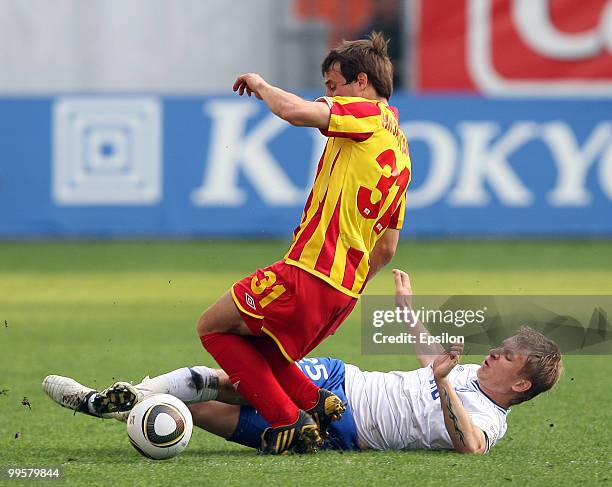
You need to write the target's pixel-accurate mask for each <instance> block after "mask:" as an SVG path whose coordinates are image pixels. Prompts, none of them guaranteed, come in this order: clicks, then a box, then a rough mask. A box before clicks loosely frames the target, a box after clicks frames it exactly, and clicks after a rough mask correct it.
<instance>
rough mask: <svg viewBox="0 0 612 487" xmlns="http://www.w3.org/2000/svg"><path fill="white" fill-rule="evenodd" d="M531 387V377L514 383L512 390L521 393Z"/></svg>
mask: <svg viewBox="0 0 612 487" xmlns="http://www.w3.org/2000/svg"><path fill="white" fill-rule="evenodd" d="M529 389H531V381H530V380H529V379H519V380H517V381H516V382H515V383H514V384H513V385H512V391H513V392H516V393H519V392H525V391H528V390H529Z"/></svg>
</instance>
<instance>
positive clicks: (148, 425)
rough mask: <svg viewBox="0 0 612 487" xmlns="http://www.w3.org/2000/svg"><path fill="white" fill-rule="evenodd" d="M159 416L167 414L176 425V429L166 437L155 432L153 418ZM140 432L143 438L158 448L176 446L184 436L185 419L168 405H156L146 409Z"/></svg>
mask: <svg viewBox="0 0 612 487" xmlns="http://www.w3.org/2000/svg"><path fill="white" fill-rule="evenodd" d="M160 414H167V415H168V416H170V417H171V418H172V419H173V420H174V422H175V423H176V429H175V430H174V431H173V432H172V433H170V434H167V435H158V434H157V433H156V432H155V418H157V416H159V415H160ZM142 432H143V433H144V436H145V438H146V439H147V440H148V441H149V442H150V443H151V444H152V445H154V446H156V447H159V448H170V447H171V446H174V445H176V444H177V443H178V442H179V441H181V440H182V439H183V436H185V419H184V418H183V415H182V414H181V413H180V411H179V410H178V409H176V408H175V407H174V406H172V405H170V404H156V405H155V406H152V407H150V408H149V409H148V411H147V412H146V413H145V414H144V415H143V417H142Z"/></svg>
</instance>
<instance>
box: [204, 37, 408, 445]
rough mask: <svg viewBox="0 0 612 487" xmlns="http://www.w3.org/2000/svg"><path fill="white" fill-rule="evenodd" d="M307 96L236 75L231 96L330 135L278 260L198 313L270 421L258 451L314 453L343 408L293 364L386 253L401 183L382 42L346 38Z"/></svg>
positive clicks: (208, 337) (217, 350) (218, 354)
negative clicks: (319, 85)
mask: <svg viewBox="0 0 612 487" xmlns="http://www.w3.org/2000/svg"><path fill="white" fill-rule="evenodd" d="M322 73H323V77H324V78H325V88H326V96H325V97H322V98H320V99H318V100H316V101H314V102H310V101H306V100H304V99H302V98H300V97H298V96H296V95H294V94H292V93H288V92H286V91H283V90H281V89H280V88H277V87H274V86H271V85H270V84H268V83H267V82H266V81H265V80H264V79H263V78H262V77H261V76H259V75H257V74H253V73H248V74H243V75H241V76H239V77H238V79H237V80H236V82H235V83H234V86H233V89H234V91H238V94H239V95H243V94H244V93H245V92H246V93H247V94H248V95H249V96H251V95H252V94H254V95H255V96H256V97H257V98H258V99H260V100H263V101H264V102H265V103H266V105H267V106H268V108H269V109H270V110H271V111H272V112H273V113H274V114H275V115H277V116H278V117H280V118H282V119H283V120H286V121H287V122H289V123H291V124H292V125H297V126H303V127H313V128H318V129H319V130H321V132H322V133H323V134H324V135H326V136H327V137H328V141H327V144H326V146H325V151H324V153H323V156H322V157H321V160H320V162H319V165H318V168H317V174H316V178H315V181H314V185H313V188H312V191H311V192H310V196H309V197H308V200H307V202H306V207H305V208H304V212H303V215H302V220H301V222H300V224H299V226H298V227H297V228H296V230H295V232H294V236H293V242H292V244H291V246H290V248H289V251H288V252H287V254H286V255H285V257H284V259H283V260H281V261H279V262H277V263H275V264H272V265H270V266H268V267H266V268H263V269H258V270H257V271H256V272H254V273H253V274H251V275H250V276H247V277H245V278H244V279H242V280H241V281H239V282H237V283H236V284H234V285H233V286H232V288H231V289H230V290H229V291H228V292H227V293H225V294H224V295H223V296H222V297H221V298H220V299H219V300H218V301H217V302H216V303H215V304H213V305H212V306H211V307H210V308H208V309H207V310H206V311H205V312H204V313H203V314H202V316H201V317H200V319H199V321H198V325H197V330H198V333H199V335H200V339H201V341H202V345H203V346H204V347H205V348H206V350H208V352H209V353H210V354H211V355H212V356H213V357H214V358H215V360H216V361H217V362H218V364H219V365H220V366H221V367H222V368H223V369H224V370H225V371H226V372H227V374H228V375H229V377H230V380H231V382H232V383H233V384H234V386H235V387H236V389H237V390H238V391H239V392H240V394H242V396H244V397H245V398H246V399H247V400H248V401H249V402H250V403H251V404H252V405H253V406H254V407H255V408H256V409H257V410H258V411H259V413H260V414H261V415H262V416H263V417H264V418H265V419H266V420H267V421H268V422H269V423H270V424H271V425H272V427H271V428H269V429H268V430H266V432H265V433H264V435H263V437H262V450H263V451H266V452H269V453H274V454H279V453H283V452H285V451H288V450H294V451H313V450H316V448H317V447H318V445H320V443H321V437H320V436H321V435H322V436H323V437H324V436H325V434H326V430H327V427H328V426H329V423H330V422H331V421H334V420H337V419H339V418H340V416H341V414H342V413H343V412H344V409H345V406H344V404H343V403H342V401H341V400H340V398H338V397H337V396H336V395H335V394H332V393H331V392H329V391H326V390H325V389H319V388H318V387H317V386H315V385H314V384H313V383H312V382H311V381H309V380H308V379H307V378H306V377H305V376H304V374H302V373H301V372H300V370H299V368H298V367H297V366H296V365H295V363H294V361H296V360H299V359H301V358H302V357H304V356H305V355H306V354H307V353H309V352H310V351H311V350H312V349H314V348H315V347H316V346H317V345H318V344H319V343H321V341H323V340H324V339H325V338H327V337H328V336H329V335H331V334H333V333H334V332H335V331H336V329H337V328H338V327H339V326H340V324H341V323H342V322H343V321H344V319H345V318H346V317H347V316H348V315H349V314H350V312H351V311H352V309H353V307H354V306H355V304H356V302H357V299H358V298H359V296H360V294H361V293H362V292H363V289H364V287H365V285H366V282H367V281H368V280H369V279H370V278H371V277H372V276H373V275H374V274H375V273H376V272H378V270H380V269H381V268H382V267H383V266H384V265H385V264H387V263H388V262H389V261H390V260H391V258H392V257H393V255H394V253H395V249H396V247H397V243H398V240H399V230H400V229H401V227H402V224H403V219H404V210H405V193H406V188H407V186H408V183H409V182H410V175H411V173H410V158H409V155H408V144H407V141H406V138H405V136H404V134H403V132H402V130H401V129H400V127H399V125H398V113H397V110H396V109H395V108H393V107H390V106H389V105H388V100H389V98H390V96H391V93H392V90H393V86H392V78H393V67H392V65H391V61H390V60H389V57H388V55H387V42H386V41H385V40H384V38H383V37H382V35H380V34H376V33H373V34H372V35H371V37H370V39H369V40H359V41H344V42H342V43H341V44H340V46H338V47H337V48H335V49H333V50H331V51H330V52H329V54H328V55H327V57H326V58H325V59H324V61H323V64H322Z"/></svg>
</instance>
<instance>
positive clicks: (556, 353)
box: [512, 326, 563, 404]
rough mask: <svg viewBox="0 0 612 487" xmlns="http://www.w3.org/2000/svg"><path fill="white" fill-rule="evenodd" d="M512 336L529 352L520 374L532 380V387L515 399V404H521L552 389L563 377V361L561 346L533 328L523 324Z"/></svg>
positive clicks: (519, 346)
mask: <svg viewBox="0 0 612 487" xmlns="http://www.w3.org/2000/svg"><path fill="white" fill-rule="evenodd" d="M512 338H514V339H515V341H516V344H517V345H518V348H519V349H520V350H521V351H524V352H526V354H527V360H526V361H525V364H524V365H523V368H522V369H521V371H520V372H519V374H520V375H521V377H524V378H525V379H527V380H529V381H531V387H530V388H529V389H528V390H527V391H524V392H522V393H520V394H519V395H518V396H517V397H516V398H515V400H514V401H513V403H514V404H519V403H521V402H524V401H529V400H530V399H533V398H534V397H536V396H537V395H538V394H541V393H542V392H545V391H548V390H549V389H551V388H552V387H553V386H554V385H555V384H556V383H557V382H558V381H559V378H560V377H561V373H562V372H563V362H562V361H561V351H560V350H559V346H558V345H557V344H556V343H555V342H553V341H552V340H549V339H548V338H546V337H545V336H544V335H542V333H540V332H538V331H536V330H534V329H533V328H530V327H528V326H521V328H520V329H519V331H518V333H517V334H516V335H514V336H513V337H512Z"/></svg>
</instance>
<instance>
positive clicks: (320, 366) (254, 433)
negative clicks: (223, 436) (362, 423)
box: [228, 358, 359, 450]
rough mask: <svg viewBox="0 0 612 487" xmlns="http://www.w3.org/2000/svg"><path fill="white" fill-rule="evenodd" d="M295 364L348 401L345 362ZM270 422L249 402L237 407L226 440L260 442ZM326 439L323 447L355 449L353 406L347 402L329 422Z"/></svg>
mask: <svg viewBox="0 0 612 487" xmlns="http://www.w3.org/2000/svg"><path fill="white" fill-rule="evenodd" d="M296 364H297V365H298V367H299V368H300V369H301V371H302V372H303V373H304V375H305V376H306V377H308V378H309V379H310V380H311V381H312V382H313V383H314V384H315V385H316V386H317V387H319V388H323V389H327V390H328V391H330V392H333V393H334V394H336V395H337V396H338V397H339V398H340V399H341V400H342V401H343V402H345V403H347V402H348V401H347V397H346V393H345V364H344V362H343V361H342V360H338V359H333V358H305V359H302V360H300V361H299V362H296ZM269 426H270V424H269V423H268V422H267V421H266V420H265V419H264V418H262V417H261V415H260V414H259V413H258V412H257V411H256V410H255V409H254V408H252V407H250V406H242V407H241V408H240V418H239V419H238V425H237V426H236V430H235V431H234V433H233V434H232V436H231V437H230V438H228V440H229V441H233V442H235V443H240V444H241V445H245V446H249V447H251V448H259V447H260V446H261V434H262V433H263V431H264V430H265V429H266V428H268V427H269ZM328 433H329V439H328V440H327V441H326V444H325V448H332V449H335V450H358V449H359V444H358V440H357V426H356V424H355V420H354V419H353V410H352V409H351V405H350V404H348V405H347V408H346V412H345V413H344V414H343V415H342V418H341V419H340V420H339V421H334V422H333V423H331V425H330V427H329V429H328Z"/></svg>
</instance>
